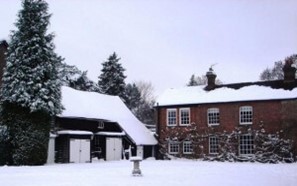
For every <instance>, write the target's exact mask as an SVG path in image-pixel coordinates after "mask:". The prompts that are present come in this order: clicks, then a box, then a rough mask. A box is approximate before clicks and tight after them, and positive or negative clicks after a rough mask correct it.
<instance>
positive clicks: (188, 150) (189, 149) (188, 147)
mask: <svg viewBox="0 0 297 186" xmlns="http://www.w3.org/2000/svg"><path fill="white" fill-rule="evenodd" d="M183 153H184V154H193V143H192V142H191V141H184V142H183Z"/></svg>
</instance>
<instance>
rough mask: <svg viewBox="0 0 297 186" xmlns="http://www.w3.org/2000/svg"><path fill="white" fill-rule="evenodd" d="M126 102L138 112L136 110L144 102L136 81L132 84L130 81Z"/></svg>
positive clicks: (133, 110) (134, 111) (132, 109)
mask: <svg viewBox="0 0 297 186" xmlns="http://www.w3.org/2000/svg"><path fill="white" fill-rule="evenodd" d="M125 92H126V93H125V95H126V97H125V103H126V105H127V107H128V108H129V109H130V110H131V111H132V112H133V113H134V114H136V110H137V108H138V107H139V105H140V104H141V103H142V99H141V94H140V91H139V90H138V88H137V86H136V85H135V83H133V84H130V83H128V84H127V86H126V90H125Z"/></svg>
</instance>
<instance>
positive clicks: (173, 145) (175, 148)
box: [168, 142, 179, 154]
mask: <svg viewBox="0 0 297 186" xmlns="http://www.w3.org/2000/svg"><path fill="white" fill-rule="evenodd" d="M168 151H169V154H178V153H179V143H178V142H170V143H169V145H168Z"/></svg>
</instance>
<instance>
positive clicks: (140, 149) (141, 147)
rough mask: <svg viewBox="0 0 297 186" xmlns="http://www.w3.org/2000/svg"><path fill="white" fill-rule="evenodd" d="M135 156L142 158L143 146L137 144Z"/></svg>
mask: <svg viewBox="0 0 297 186" xmlns="http://www.w3.org/2000/svg"><path fill="white" fill-rule="evenodd" d="M136 154H137V155H136V156H138V157H141V158H143V146H137V149H136Z"/></svg>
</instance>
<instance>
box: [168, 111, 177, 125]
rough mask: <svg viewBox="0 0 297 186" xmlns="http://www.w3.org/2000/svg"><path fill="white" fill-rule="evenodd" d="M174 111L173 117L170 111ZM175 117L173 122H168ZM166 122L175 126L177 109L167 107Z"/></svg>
mask: <svg viewBox="0 0 297 186" xmlns="http://www.w3.org/2000/svg"><path fill="white" fill-rule="evenodd" d="M172 112H175V117H172V116H170V113H172ZM173 118H175V123H169V122H170V121H171V119H173ZM166 122H167V126H169V127H172V126H177V109H167V111H166Z"/></svg>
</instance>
